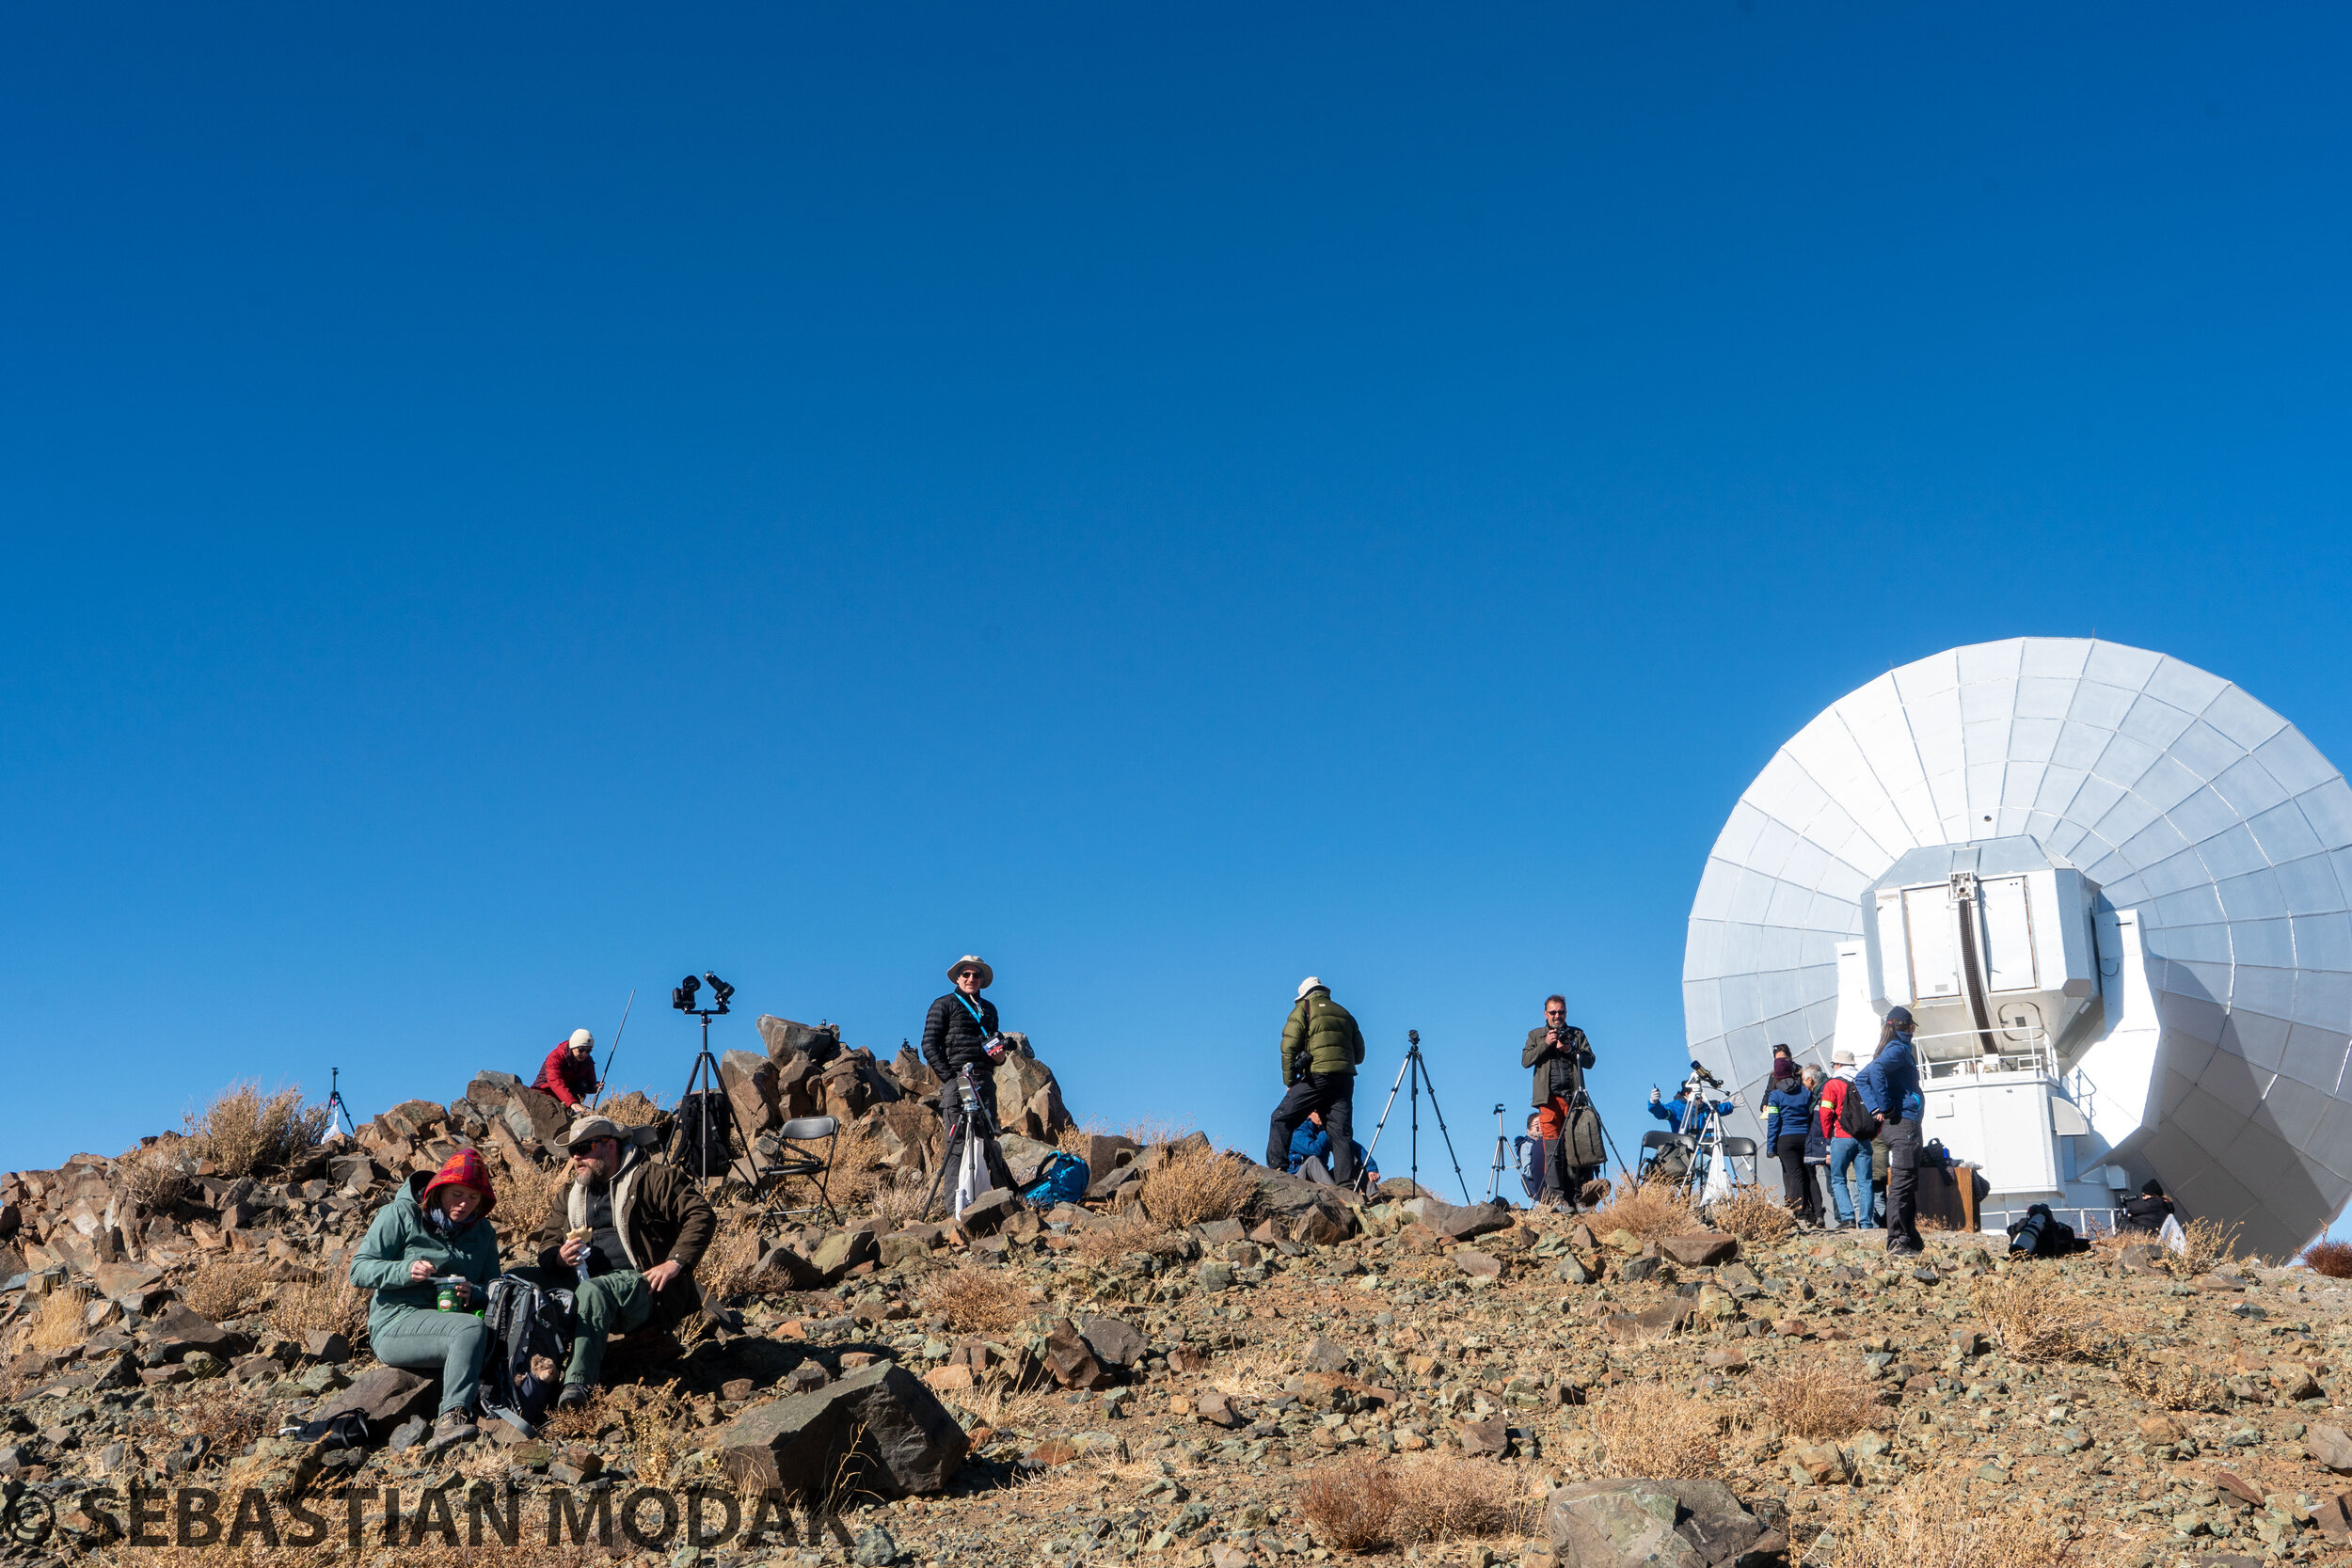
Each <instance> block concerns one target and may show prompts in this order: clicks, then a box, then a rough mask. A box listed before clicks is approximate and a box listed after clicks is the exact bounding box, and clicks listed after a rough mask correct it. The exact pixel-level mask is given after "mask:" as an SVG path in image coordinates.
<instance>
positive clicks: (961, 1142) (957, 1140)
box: [920, 1064, 1001, 1220]
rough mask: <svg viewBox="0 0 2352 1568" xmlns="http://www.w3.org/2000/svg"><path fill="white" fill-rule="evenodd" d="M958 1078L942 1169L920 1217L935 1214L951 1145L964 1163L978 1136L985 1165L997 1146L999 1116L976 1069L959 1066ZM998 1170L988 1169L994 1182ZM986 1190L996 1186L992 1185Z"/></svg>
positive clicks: (941, 1143)
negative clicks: (984, 1094)
mask: <svg viewBox="0 0 2352 1568" xmlns="http://www.w3.org/2000/svg"><path fill="white" fill-rule="evenodd" d="M957 1080H958V1081H957V1089H956V1109H955V1114H954V1115H953V1116H952V1117H949V1118H948V1119H947V1122H946V1127H945V1128H944V1130H943V1131H942V1132H941V1133H940V1140H939V1169H937V1170H936V1171H933V1172H932V1173H931V1188H930V1192H928V1193H925V1194H924V1195H923V1208H922V1211H921V1216H920V1217H921V1218H923V1219H925V1220H928V1219H930V1217H931V1205H932V1204H934V1203H937V1202H938V1201H939V1196H940V1190H941V1189H942V1188H943V1187H945V1186H946V1184H947V1164H948V1160H947V1151H948V1150H949V1149H951V1148H953V1149H956V1150H957V1159H956V1162H955V1163H956V1164H962V1163H963V1155H962V1150H963V1149H964V1148H969V1147H970V1146H971V1142H972V1140H973V1139H975V1138H977V1139H979V1140H980V1160H981V1164H982V1167H983V1169H986V1165H987V1161H988V1156H989V1154H990V1153H991V1152H992V1151H993V1149H994V1148H996V1122H995V1118H994V1117H991V1116H990V1115H989V1114H988V1102H987V1101H984V1100H982V1099H981V1098H980V1091H979V1088H978V1086H977V1085H975V1084H974V1083H973V1082H972V1069H971V1067H970V1065H969V1064H967V1065H965V1066H964V1067H962V1068H961V1069H958V1074H957ZM1000 1158H1001V1156H1000ZM995 1174H996V1173H995V1172H994V1171H993V1170H989V1171H987V1175H988V1177H989V1180H990V1181H991V1182H992V1184H993V1182H994V1180H995ZM985 1190H993V1186H992V1187H991V1188H990V1189H985ZM972 1196H974V1197H977V1196H979V1194H977V1193H975V1194H973V1195H972ZM956 1212H957V1213H961V1212H963V1207H962V1206H958V1207H957V1209H956Z"/></svg>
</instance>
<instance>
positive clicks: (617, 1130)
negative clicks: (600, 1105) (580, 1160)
mask: <svg viewBox="0 0 2352 1568" xmlns="http://www.w3.org/2000/svg"><path fill="white" fill-rule="evenodd" d="M620 1136H622V1132H621V1124H620V1123H619V1122H617V1121H614V1120H613V1119H612V1117H594V1116H590V1117H580V1119H579V1120H578V1121H576V1122H574V1123H572V1125H571V1126H570V1128H569V1129H567V1130H566V1131H565V1132H564V1148H567V1149H569V1148H579V1147H580V1145H581V1144H592V1143H595V1142H596V1140H597V1139H598V1138H617V1137H620Z"/></svg>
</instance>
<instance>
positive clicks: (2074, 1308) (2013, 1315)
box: [1968, 1266, 2103, 1361]
mask: <svg viewBox="0 0 2352 1568" xmlns="http://www.w3.org/2000/svg"><path fill="white" fill-rule="evenodd" d="M1968 1300H1969V1303H1970V1305H1971V1306H1973V1307H1975V1308H1976V1311H1977V1315H1978V1316H1979V1318H1981V1319H1983V1320H1984V1326H1985V1328H1986V1330H1987V1331H1988V1332H1989V1333H1991V1334H1992V1336H1993V1338H1994V1343H1996V1344H1998V1345H1999V1346H2000V1347H2001V1353H2002V1354H2004V1355H2008V1356H2010V1357H2011V1358H2012V1359H2015V1360H2018V1361H2074V1360H2081V1359H2084V1358H2086V1357H2088V1356H2090V1354H2092V1352H2093V1351H2094V1350H2095V1349H2096V1348H2098V1344H2099V1340H2100V1338H2101V1335H2100V1329H2101V1327H2102V1326H2103V1325H2102V1323H2101V1321H2100V1315H2099V1311H2098V1309H2097V1308H2096V1307H2092V1306H2090V1305H2089V1304H2088V1303H2086V1302H2084V1301H2083V1300H2082V1299H2081V1298H2080V1297H2078V1296H2076V1295H2074V1293H2073V1292H2072V1291H2064V1290H2061V1289H2059V1281H2058V1279H2057V1278H2055V1277H2052V1276H2051V1275H2044V1274H2039V1273H2037V1272H2035V1271H2034V1270H2032V1269H2028V1268H2018V1267H2014V1266H2012V1267H2011V1268H2010V1270H2009V1271H2008V1272H2007V1273H2004V1274H1995V1275H1984V1276H1983V1277H1981V1278H1979V1279H1976V1280H1974V1281H1972V1282H1970V1284H1969V1287H1968Z"/></svg>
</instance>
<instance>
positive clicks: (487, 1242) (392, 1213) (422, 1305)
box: [351, 1148, 499, 1449]
mask: <svg viewBox="0 0 2352 1568" xmlns="http://www.w3.org/2000/svg"><path fill="white" fill-rule="evenodd" d="M497 1201H498V1199H497V1196H496V1195H495V1194H494V1193H493V1192H492V1191H491V1189H490V1173H489V1171H488V1170H487V1169H485V1167H484V1165H483V1164H482V1156H481V1155H479V1154H476V1153H475V1152H474V1151H473V1150H472V1149H470V1148H461V1149H459V1150H458V1151H457V1152H456V1153H454V1154H453V1155H451V1156H450V1157H449V1161H448V1163H447V1164H443V1165H442V1166H441V1168H440V1170H439V1171H437V1173H435V1174H434V1176H433V1177H432V1178H431V1179H430V1180H427V1178H426V1177H425V1174H424V1172H422V1171H419V1172H417V1174H416V1175H414V1176H412V1177H410V1178H409V1179H408V1180H406V1181H405V1183H403V1184H402V1186H401V1189H400V1190H399V1191H398V1192H396V1193H394V1194H393V1195H392V1200H391V1201H390V1202H389V1203H387V1204H386V1205H384V1207H383V1208H381V1209H379V1210H377V1211H376V1212H375V1219H374V1221H373V1223H372V1224H370V1225H369V1227H368V1233H367V1236H366V1237H365V1238H364V1239H363V1240H362V1241H361V1242H360V1243H359V1250H358V1252H357V1253H355V1254H354V1255H353V1257H352V1259H351V1282H352V1283H353V1284H354V1285H357V1286H358V1287H360V1288H361V1289H363V1290H371V1291H374V1292H375V1300H374V1303H373V1305H372V1306H370V1307H369V1308H368V1344H369V1346H370V1347H371V1348H372V1349H373V1350H374V1352H375V1358H376V1359H377V1360H378V1361H381V1362H383V1363H384V1364H385V1365H386V1366H388V1367H406V1368H409V1369H410V1370H416V1371H438V1372H439V1373H440V1374H441V1417H440V1419H439V1420H438V1421H437V1423H435V1425H434V1428H433V1438H432V1446H433V1447H434V1448H435V1449H439V1448H443V1447H446V1446H447V1445H449V1444H451V1443H457V1442H463V1441H464V1440H465V1439H467V1438H469V1437H471V1436H472V1435H473V1434H474V1425H473V1416H472V1411H473V1402H474V1389H475V1387H476V1386H477V1385H478V1384H479V1383H480V1381H481V1378H482V1358H483V1356H484V1354H485V1353H486V1352H487V1351H488V1350H489V1348H490V1331H489V1328H488V1327H487V1325H485V1323H483V1321H482V1318H481V1316H480V1314H481V1310H482V1307H483V1306H484V1304H485V1302H487V1300H488V1299H489V1291H490V1281H491V1280H493V1279H496V1278H497V1277H498V1272H499V1242H498V1233H497V1232H496V1231H494V1230H492V1229H491V1228H490V1221H489V1213H490V1210H491V1209H492V1207H494V1206H495V1205H496V1203H497ZM453 1276H454V1277H455V1278H456V1279H457V1280H458V1281H459V1283H457V1284H455V1285H453V1286H450V1287H448V1289H449V1291H450V1293H451V1296H452V1298H453V1303H452V1307H451V1309H448V1310H443V1309H442V1308H441V1307H440V1305H439V1302H440V1295H441V1291H442V1290H443V1289H444V1287H442V1286H441V1285H438V1284H436V1283H435V1281H436V1280H437V1279H441V1280H446V1279H450V1278H451V1277H453Z"/></svg>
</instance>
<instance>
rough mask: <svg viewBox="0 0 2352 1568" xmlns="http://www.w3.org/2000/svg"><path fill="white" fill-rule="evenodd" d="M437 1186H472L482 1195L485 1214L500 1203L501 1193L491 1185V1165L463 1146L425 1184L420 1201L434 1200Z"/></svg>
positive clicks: (420, 1202) (421, 1202)
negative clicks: (434, 1191) (484, 1162)
mask: <svg viewBox="0 0 2352 1568" xmlns="http://www.w3.org/2000/svg"><path fill="white" fill-rule="evenodd" d="M436 1187H471V1188H472V1189H473V1190H474V1191H475V1192H477V1193H480V1194H481V1195H482V1212H484V1213H485V1214H486V1213H488V1212H490V1211H491V1210H493V1209H495V1208H497V1207H498V1204H499V1195H498V1194H497V1192H495V1191H494V1190H493V1189H492V1188H491V1186H490V1167H489V1166H487V1165H485V1164H483V1163H482V1156H481V1155H479V1154H476V1153H475V1152H474V1151H473V1150H472V1149H470V1148H461V1149H459V1150H458V1151H457V1152H456V1153H454V1154H453V1155H451V1156H450V1157H449V1159H448V1160H447V1161H445V1162H443V1164H442V1165H441V1168H440V1169H439V1170H437V1171H436V1172H435V1173H434V1176H433V1180H430V1181H428V1182H426V1183H425V1184H424V1195H423V1196H421V1197H420V1198H418V1200H417V1201H418V1203H419V1204H425V1203H430V1202H432V1201H433V1189H434V1188H436Z"/></svg>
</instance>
